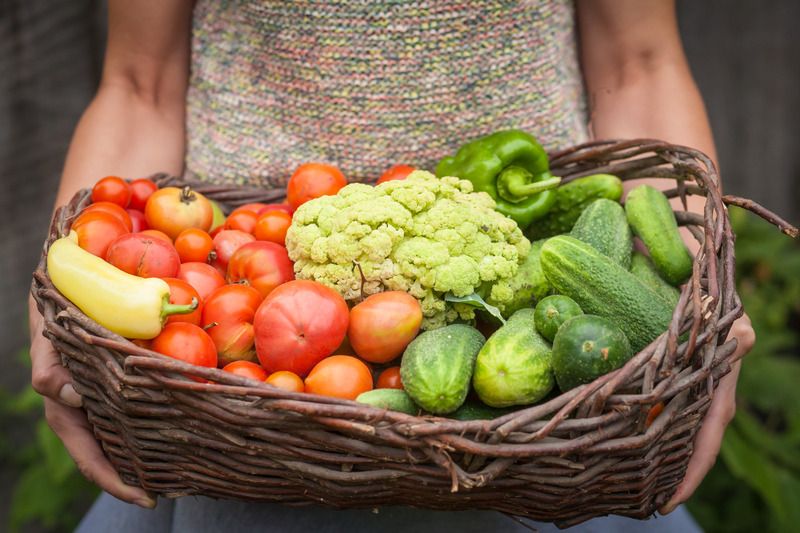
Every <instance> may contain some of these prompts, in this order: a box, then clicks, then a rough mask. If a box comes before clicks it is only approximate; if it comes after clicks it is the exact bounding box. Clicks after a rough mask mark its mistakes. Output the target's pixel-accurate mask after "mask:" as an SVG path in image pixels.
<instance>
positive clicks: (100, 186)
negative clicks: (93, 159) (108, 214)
mask: <svg viewBox="0 0 800 533" xmlns="http://www.w3.org/2000/svg"><path fill="white" fill-rule="evenodd" d="M130 201H131V186H130V185H128V182H127V181H125V180H124V179H122V178H118V177H116V176H106V177H105V178H102V179H101V180H99V181H98V182H97V183H95V184H94V187H93V188H92V202H93V203H97V202H111V203H112V204H117V205H118V206H120V207H122V208H125V207H128V204H129V203H130Z"/></svg>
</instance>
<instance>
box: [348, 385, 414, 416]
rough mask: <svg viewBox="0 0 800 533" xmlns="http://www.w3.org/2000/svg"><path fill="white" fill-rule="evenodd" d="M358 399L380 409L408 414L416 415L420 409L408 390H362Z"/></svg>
mask: <svg viewBox="0 0 800 533" xmlns="http://www.w3.org/2000/svg"><path fill="white" fill-rule="evenodd" d="M356 401H357V402H360V403H365V404H367V405H371V406H372V407H378V408H379V409H386V410H387V411H399V412H401V413H406V414H408V415H416V414H417V413H419V411H420V409H419V407H417V404H415V403H414V400H412V399H411V396H409V395H408V393H406V391H404V390H398V389H375V390H371V391H367V392H362V393H361V394H359V395H358V397H356Z"/></svg>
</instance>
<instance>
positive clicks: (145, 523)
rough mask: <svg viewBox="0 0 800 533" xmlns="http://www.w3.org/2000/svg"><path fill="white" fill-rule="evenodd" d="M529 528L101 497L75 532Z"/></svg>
mask: <svg viewBox="0 0 800 533" xmlns="http://www.w3.org/2000/svg"><path fill="white" fill-rule="evenodd" d="M525 523H526V524H528V527H527V528H526V527H524V526H522V525H520V524H519V523H518V522H517V521H516V520H514V519H512V518H509V517H507V516H505V515H502V514H500V513H496V512H492V511H428V510H423V509H412V508H407V507H383V508H381V509H380V510H379V511H377V512H376V511H374V510H369V509H358V510H341V511H340V510H336V509H331V508H327V507H319V506H307V507H289V506H284V505H278V504H272V503H244V502H236V501H226V500H212V499H210V498H203V497H194V496H193V497H185V498H180V499H178V500H166V499H160V500H159V501H158V507H156V509H154V510H152V511H149V510H146V509H142V508H140V507H137V506H135V505H130V504H127V503H122V502H120V501H119V500H117V499H115V498H114V497H112V496H109V495H108V494H102V495H101V496H100V497H99V498H98V499H97V501H96V502H95V504H94V505H93V506H92V508H91V509H90V510H89V512H88V513H87V514H86V516H85V517H84V518H83V520H82V521H81V523H80V525H79V526H78V529H77V530H76V532H77V533H102V532H106V531H109V532H111V531H113V532H114V533H140V532H147V533H173V532H174V533H184V532H191V533H206V532H208V533H212V532H223V533H233V532H235V533H244V532H247V531H269V532H280V533H291V532H295V531H296V532H301V533H308V532H310V531H311V532H314V533H327V532H330V533H333V532H340V531H346V532H348V533H359V532H368V531H370V532H371V531H380V532H388V531H411V532H413V533H428V532H430V533H434V532H440V531H441V532H450V531H457V532H459V533H472V532H475V533H489V532H493V531H502V532H506V531H508V532H518V531H519V532H522V531H530V528H535V529H536V530H538V531H541V532H555V531H558V529H557V528H556V527H555V526H554V525H552V524H543V523H539V522H533V521H530V520H525ZM567 531H571V532H575V533H590V532H597V533H601V532H603V533H633V532H638V531H646V532H648V533H699V532H700V531H701V529H700V528H699V527H698V525H697V524H696V523H695V522H694V520H692V517H691V516H690V515H689V513H688V512H687V511H686V509H684V508H683V507H679V508H678V509H676V510H675V511H674V512H672V513H670V514H669V515H667V516H658V518H654V519H651V520H646V521H642V520H634V519H632V518H624V517H619V516H609V517H604V518H596V519H594V520H590V521H588V522H584V523H583V524H580V525H578V526H575V527H573V528H570V529H568V530H567Z"/></svg>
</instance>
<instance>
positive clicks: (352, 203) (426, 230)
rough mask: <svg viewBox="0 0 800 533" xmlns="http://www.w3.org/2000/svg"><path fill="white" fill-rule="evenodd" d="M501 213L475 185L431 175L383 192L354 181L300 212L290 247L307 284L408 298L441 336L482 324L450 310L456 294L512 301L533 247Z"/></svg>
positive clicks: (462, 308)
mask: <svg viewBox="0 0 800 533" xmlns="http://www.w3.org/2000/svg"><path fill="white" fill-rule="evenodd" d="M494 205H495V204H494V200H492V198H491V197H490V196H489V195H488V194H486V193H484V192H478V193H476V192H473V188H472V183H470V182H469V181H466V180H460V179H458V178H455V177H445V178H441V179H439V178H436V177H435V176H434V175H433V174H431V173H429V172H424V171H415V172H413V173H412V174H410V175H409V176H408V177H407V178H406V179H405V180H397V181H389V182H386V183H383V184H381V185H378V186H376V187H373V186H371V185H365V184H362V183H353V184H350V185H347V186H346V187H344V188H343V189H341V190H340V191H339V192H338V194H336V195H334V196H323V197H321V198H317V199H315V200H311V201H309V202H307V203H305V204H303V205H302V206H300V208H299V209H298V210H297V212H295V214H294V218H293V221H292V225H291V227H290V228H289V231H288V233H287V234H286V247H287V249H288V251H289V257H290V258H291V259H292V260H293V261H294V262H295V263H294V270H295V274H296V276H297V278H298V279H311V280H314V281H318V282H320V283H323V284H325V285H328V286H330V287H333V288H334V289H336V290H338V291H339V292H340V293H341V294H342V296H344V298H345V299H346V300H357V299H360V298H362V297H366V296H367V295H370V294H374V293H376V292H381V291H384V290H401V291H406V292H408V293H410V294H411V295H413V296H414V297H416V298H417V299H418V300H419V301H420V303H421V305H422V313H423V316H424V320H423V325H422V326H423V328H426V329H431V328H435V327H440V326H443V325H445V324H446V323H449V322H453V321H455V320H457V319H464V320H469V319H471V318H473V317H474V312H475V310H474V308H473V307H470V306H469V305H467V304H460V303H451V302H446V301H445V299H444V298H445V295H446V294H447V293H451V294H452V295H454V296H467V295H470V294H472V293H473V292H478V293H479V294H481V295H482V296H483V297H485V298H486V299H487V300H488V301H489V303H491V304H493V305H495V306H497V307H499V308H501V309H502V307H503V304H504V303H505V302H508V301H510V300H511V299H512V297H513V292H512V290H511V288H510V286H509V285H508V283H507V281H508V280H509V279H510V278H511V277H512V276H513V275H514V274H515V273H516V272H517V268H518V265H519V263H520V262H521V261H522V260H523V259H524V258H525V256H526V255H527V254H528V250H529V249H530V242H529V241H528V240H527V239H526V238H525V237H524V236H523V235H522V231H520V229H519V227H518V226H517V224H516V223H515V222H514V221H513V220H511V219H510V218H507V217H505V216H503V215H502V214H500V213H498V212H496V211H495V210H494Z"/></svg>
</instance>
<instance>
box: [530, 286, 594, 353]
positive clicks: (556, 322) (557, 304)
mask: <svg viewBox="0 0 800 533" xmlns="http://www.w3.org/2000/svg"><path fill="white" fill-rule="evenodd" d="M582 314H583V311H582V310H581V306H579V305H578V304H577V303H575V300H573V299H572V298H570V297H569V296H564V295H563V294H553V295H551V296H548V297H547V298H544V299H542V301H541V302H539V303H538V304H536V309H535V311H534V315H533V317H534V321H535V322H536V331H538V332H539V333H540V334H541V335H542V337H544V338H545V339H547V340H548V341H549V342H553V339H554V338H555V336H556V332H558V328H560V327H561V324H563V323H564V322H566V321H567V320H569V319H570V318H572V317H574V316H578V315H582Z"/></svg>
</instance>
